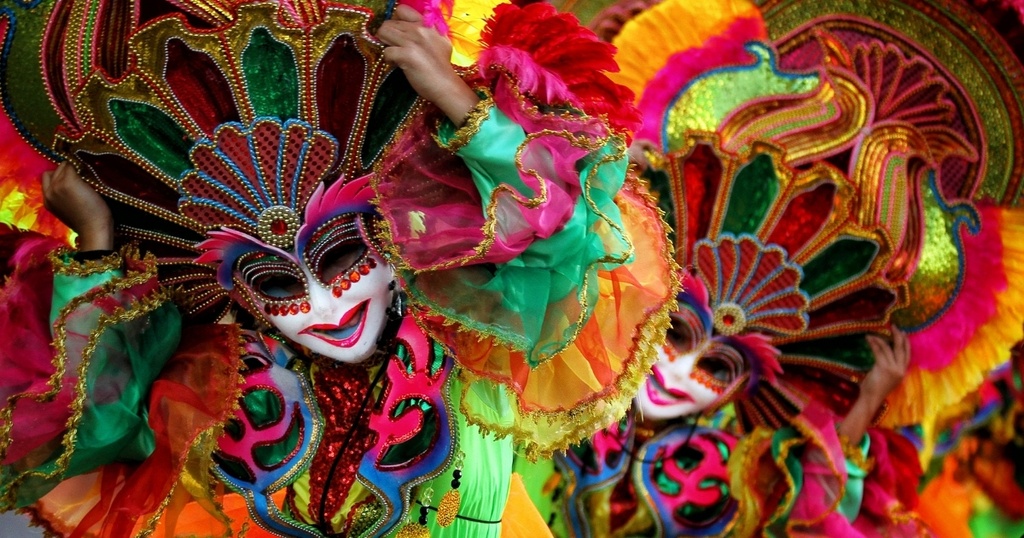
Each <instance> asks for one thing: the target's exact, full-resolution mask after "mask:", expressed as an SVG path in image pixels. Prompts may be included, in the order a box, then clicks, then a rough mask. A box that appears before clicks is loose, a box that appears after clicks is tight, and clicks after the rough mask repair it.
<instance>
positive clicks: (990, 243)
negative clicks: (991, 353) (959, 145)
mask: <svg viewBox="0 0 1024 538" xmlns="http://www.w3.org/2000/svg"><path fill="white" fill-rule="evenodd" d="M999 220H1000V219H999V210H998V209H996V208H991V207H989V208H982V209H981V222H982V226H981V230H980V231H979V232H978V234H977V235H973V236H972V235H969V234H964V237H963V241H964V260H965V261H964V264H965V268H964V271H965V274H964V282H963V286H962V287H961V288H960V293H959V294H958V295H957V297H956V299H954V302H953V304H952V306H950V308H949V309H948V310H947V311H946V312H945V313H944V314H943V315H942V316H941V317H940V318H939V319H938V320H937V321H936V322H935V323H932V324H931V325H929V326H928V327H926V328H925V329H922V330H920V331H917V332H915V333H913V334H911V335H910V346H911V354H910V356H911V361H912V362H911V365H912V366H913V367H918V368H924V369H926V370H940V369H942V368H945V367H946V366H948V365H949V364H950V363H951V362H952V361H953V359H954V358H955V357H956V356H957V355H958V354H959V353H960V352H961V351H963V350H964V348H966V347H967V344H968V343H969V342H970V341H971V338H973V337H974V334H975V333H976V332H977V331H978V328H979V327H981V326H982V325H984V324H985V323H987V322H988V321H989V319H991V318H992V316H994V315H995V313H996V294H997V293H998V292H1000V291H1003V290H1005V289H1006V286H1007V281H1006V272H1005V271H1004V268H1003V245H1002V239H1001V237H1000V234H999Z"/></svg>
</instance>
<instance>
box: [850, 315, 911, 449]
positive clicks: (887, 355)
mask: <svg viewBox="0 0 1024 538" xmlns="http://www.w3.org/2000/svg"><path fill="white" fill-rule="evenodd" d="M867 342H868V346H870V347H871V351H872V352H873V353H874V354H875V366H874V367H872V368H871V371H870V372H868V375H866V376H865V377H864V379H863V380H862V381H861V382H860V395H859V396H857V401H855V402H854V403H853V407H851V408H850V411H849V412H848V413H847V414H846V416H845V417H843V419H842V420H841V421H840V422H839V425H838V428H837V431H838V432H839V434H840V435H842V436H845V437H846V438H847V439H849V440H850V441H851V442H853V443H855V444H859V443H860V440H861V438H863V437H864V434H865V432H867V430H868V427H869V426H870V425H871V421H872V420H873V419H874V417H875V415H876V414H878V409H879V408H880V407H882V404H883V403H885V398H886V396H888V395H889V393H890V392H892V391H893V389H895V388H896V387H898V386H899V384H900V383H901V382H902V381H903V376H905V375H906V374H907V366H909V365H910V339H909V338H907V334H906V333H904V332H903V331H901V330H899V329H897V328H895V327H893V330H892V345H891V346H890V345H889V343H888V342H886V341H885V340H883V339H882V338H881V337H879V336H875V335H869V336H867Z"/></svg>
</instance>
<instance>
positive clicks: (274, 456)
mask: <svg viewBox="0 0 1024 538" xmlns="http://www.w3.org/2000/svg"><path fill="white" fill-rule="evenodd" d="M299 424H300V421H298V420H293V421H292V424H291V427H290V428H288V435H285V436H284V438H283V439H281V440H280V441H278V442H276V443H270V444H267V445H257V446H256V447H255V448H253V449H252V455H253V458H254V459H255V460H256V462H257V463H258V464H259V465H260V466H261V467H263V468H264V469H268V468H274V467H277V466H278V465H281V463H282V462H283V461H285V460H286V459H288V456H290V455H291V454H292V452H294V451H295V446H296V445H298V444H299V435H300V434H301V433H302V432H301V431H300V429H299Z"/></svg>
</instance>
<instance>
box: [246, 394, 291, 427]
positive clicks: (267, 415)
mask: <svg viewBox="0 0 1024 538" xmlns="http://www.w3.org/2000/svg"><path fill="white" fill-rule="evenodd" d="M242 407H243V408H245V414H246V416H247V417H249V422H251V423H252V425H253V426H255V427H256V428H261V429H262V428H266V427H267V426H270V425H272V424H276V423H278V422H280V421H281V416H282V414H283V409H282V408H281V399H280V398H279V397H278V395H277V393H275V392H273V391H269V390H263V389H257V390H254V391H251V392H249V393H247V394H246V395H245V396H244V397H242Z"/></svg>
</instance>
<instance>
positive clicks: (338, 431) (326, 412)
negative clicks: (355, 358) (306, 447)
mask: <svg viewBox="0 0 1024 538" xmlns="http://www.w3.org/2000/svg"><path fill="white" fill-rule="evenodd" d="M314 390H315V393H316V400H317V404H319V406H320V412H321V413H322V414H323V416H324V436H323V440H322V441H321V442H320V449H319V450H317V453H316V455H315V456H314V457H313V463H312V465H311V466H310V470H309V476H310V484H309V510H308V514H309V517H310V518H311V519H310V520H311V521H316V522H318V524H317V526H318V527H320V528H321V529H323V525H321V524H320V522H323V521H329V520H330V518H331V517H332V516H333V515H334V514H336V513H337V512H338V510H340V509H341V506H342V504H344V502H345V499H346V498H347V497H348V493H349V489H351V487H352V483H353V482H354V481H355V479H356V472H357V471H358V470H359V464H360V463H361V461H362V459H363V454H365V453H366V451H367V450H369V449H370V447H371V446H373V445H374V444H376V442H377V434H376V433H375V432H373V431H371V430H370V429H369V427H368V424H369V419H370V413H371V409H370V405H367V408H366V409H363V410H362V412H361V413H360V406H361V405H362V403H363V399H364V397H365V396H366V393H367V391H369V390H371V387H370V378H369V372H368V371H367V369H366V368H365V367H364V366H360V365H345V364H339V365H336V366H333V367H324V368H320V369H319V370H318V371H317V376H316V379H314ZM371 405H372V400H371ZM357 420H358V423H357ZM353 425H354V426H353ZM353 427H354V428H355V429H354V430H353ZM335 459H338V462H337V464H335V461H334V460H335ZM332 467H334V470H333V472H332V471H331V468H332ZM321 505H322V506H323V510H322V511H321ZM338 531H344V529H333V530H332V533H333V532H338Z"/></svg>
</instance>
